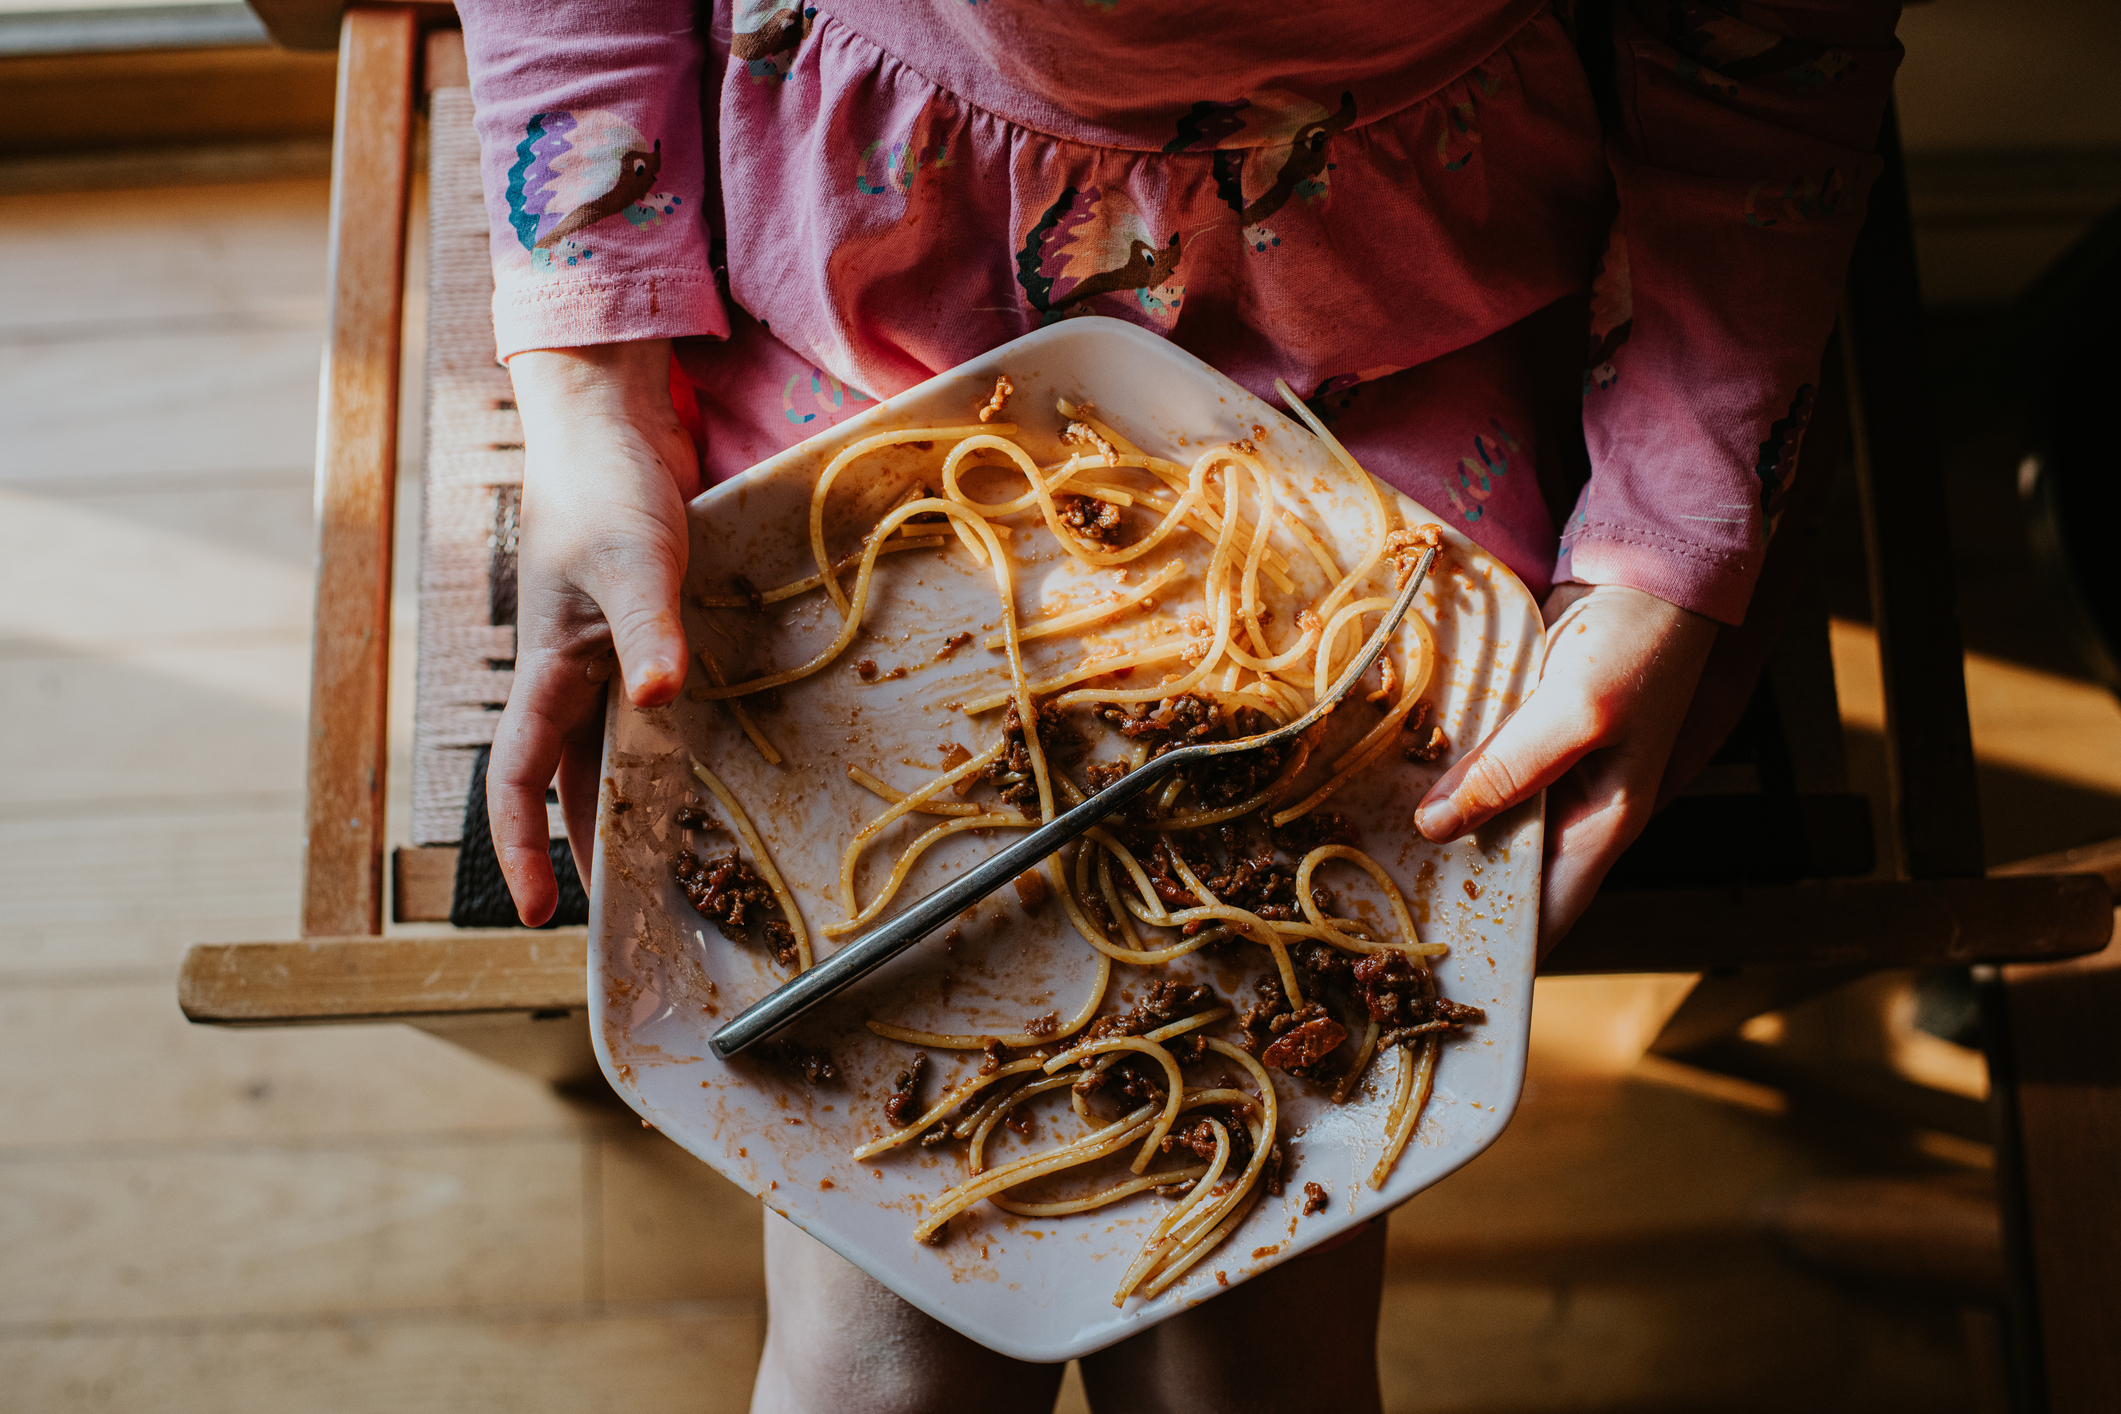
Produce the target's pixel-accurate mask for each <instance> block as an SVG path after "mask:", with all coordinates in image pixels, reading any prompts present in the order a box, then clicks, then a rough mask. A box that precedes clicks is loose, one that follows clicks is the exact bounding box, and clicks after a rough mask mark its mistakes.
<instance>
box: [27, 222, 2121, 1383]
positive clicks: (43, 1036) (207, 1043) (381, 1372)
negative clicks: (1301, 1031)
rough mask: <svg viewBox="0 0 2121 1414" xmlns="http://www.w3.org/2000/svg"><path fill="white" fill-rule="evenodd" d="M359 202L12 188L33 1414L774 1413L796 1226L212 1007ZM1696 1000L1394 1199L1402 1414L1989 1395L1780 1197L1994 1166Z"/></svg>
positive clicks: (2072, 711)
mask: <svg viewBox="0 0 2121 1414" xmlns="http://www.w3.org/2000/svg"><path fill="white" fill-rule="evenodd" d="M325 206H326V192H325V188H324V186H323V185H322V184H321V183H319V182H313V181H287V182H278V183H271V182H266V183H254V184H250V185H243V186H218V187H216V186H191V187H184V188H170V189H163V190H151V191H125V192H117V191H95V192H84V193H81V194H78V195H50V196H16V197H8V198H5V199H0V268H5V269H6V270H7V271H8V277H7V280H6V281H5V284H4V286H0V722H4V723H5V726H6V730H5V731H4V732H0V1075H4V1076H5V1077H6V1085H5V1090H4V1092H0V1093H4V1098H0V1407H5V1408H8V1409H23V1410H36V1411H43V1412H44V1414H65V1412H70V1411H89V1410H97V1411H149V1410H152V1411H157V1414H171V1411H194V1410H197V1411H208V1410H211V1411H215V1412H216V1414H245V1412H246V1411H253V1410H255V1411H267V1410H270V1411H275V1414H281V1412H282V1411H286V1410H290V1409H292V1410H300V1411H305V1414H332V1412H334V1411H384V1410H388V1411H392V1412H393V1414H398V1412H399V1411H407V1412H408V1414H409V1412H410V1411H427V1410H434V1411H445V1410H447V1411H461V1410H476V1409H504V1408H505V1409H509V1410H511V1411H518V1412H519V1414H534V1412H535V1411H543V1410H553V1411H560V1410H566V1411H579V1410H604V1409H612V1410H618V1409H624V1410H627V1411H629V1412H630V1414H656V1412H657V1411H666V1410H668V1411H680V1410H684V1411H700V1410H706V1411H719V1410H725V1409H727V1410H735V1409H741V1408H743V1407H744V1406H745V1405H746V1403H747V1401H748V1389H749V1380H750V1374H751V1370H752V1366H753V1362H754V1361H755V1359H756V1351H757V1349H758V1344H759V1339H760V1333H761V1330H762V1327H763V1318H764V1308H763V1293H762V1288H761V1279H760V1264H759V1238H758V1217H757V1213H756V1210H755V1209H754V1208H753V1206H752V1205H751V1204H750V1203H749V1202H748V1201H747V1200H745V1199H743V1198H742V1197H741V1195H739V1194H737V1193H736V1192H735V1190H733V1189H731V1188H730V1187H728V1186H727V1185H726V1184H724V1183H722V1182H721V1181H720V1180H719V1179H716V1178H715V1177H713V1176H712V1175H711V1174H709V1173H708V1171H707V1170H706V1169H705V1168H703V1167H701V1166H700V1165H698V1164H696V1163H694V1162H693V1161H692V1160H691V1159H689V1158H688V1157H686V1156H685V1155H683V1154H681V1153H680V1152H679V1151H678V1150H677V1149H676V1148H675V1147H673V1146H672V1145H670V1144H669V1143H667V1142H666V1141H665V1140H663V1139H662V1138H660V1137H659V1136H657V1135H655V1134H653V1133H650V1132H647V1131H644V1130H643V1129H642V1128H641V1127H640V1126H639V1125H638V1124H637V1123H636V1122H634V1121H633V1120H632V1119H631V1118H630V1117H628V1116H626V1115H624V1114H622V1113H621V1112H618V1111H616V1110H614V1109H611V1108H607V1107H604V1106H601V1105H597V1104H594V1103H587V1104H578V1103H574V1102H570V1101H569V1100H566V1099H564V1098H561V1097H560V1096H558V1095H555V1094H554V1093H552V1092H550V1091H549V1090H547V1089H545V1088H544V1087H542V1086H540V1085H539V1084H537V1083H535V1082H532V1081H529V1080H526V1079H523V1078H521V1077H518V1076H516V1075H514V1074H512V1073H509V1072H506V1071H502V1070H500V1069H497V1068H495V1067H493V1066H490V1065H488V1064H487V1063H485V1062H482V1061H480V1060H477V1059H475V1058H473V1057H471V1056H469V1055H467V1054H465V1053H463V1052H460V1051H458V1050H455V1049H453V1048H451V1047H450V1046H448V1045H446V1044H444V1043H442V1042H440V1041H437V1040H435V1039H433V1038H431V1037H428V1036H425V1035H422V1034H419V1033H417V1032H414V1031H411V1030H407V1029H404V1028H398V1027H374V1028H348V1029H331V1030H322V1029H320V1030H307V1031H273V1032H256V1033H231V1032H222V1031H210V1030H202V1029H196V1028H192V1027H189V1026H187V1025H186V1024H185V1023H184V1021H183V1020H182V1018H181V1017H180V1016H179V1015H178V1013H177V1009H176V1004H175V998H174V992H173V978H174V972H175V965H176V962H177V959H178V957H179V955H180V953H181V951H182V949H183V948H184V947H185V945H186V944H188V943H191V942H195V941H203V940H219V941H230V940H240V939H251V938H272V937H287V936H292V935H293V933H294V929H295V909H296V896H295V879H296V857H297V851H298V846H299V839H298V831H299V827H300V812H299V806H300V800H299V788H300V782H301V770H302V723H303V712H304V696H305V690H306V677H307V643H308V621H309V613H310V589H309V568H308V567H309V559H310V553H311V547H310V528H309V516H310V472H309V466H310V460H311V455H312V450H313V437H314V426H313V409H314V405H315V385H316V376H317V349H318V345H319V340H320V337H321V331H322V319H323V309H322V304H321V291H322V288H323V273H324V270H323V266H324V250H323V231H324V217H325ZM414 249H415V251H417V250H418V249H419V242H417V241H416V242H415V243H414ZM412 354H413V355H414V356H417V350H416V349H415V350H413V351H412ZM411 445H412V446H414V447H415V448H416V447H417V438H416V437H415V438H413V439H411ZM411 529H412V525H411V523H410V517H408V524H407V526H406V531H407V533H408V534H409V533H410V531H411ZM1862 632H1863V631H1862V630H1861V629H1860V628H1855V627H1850V628H1849V629H1847V630H1846V631H1845V632H1844V633H1843V634H1842V636H1841V638H1840V640H1839V646H1840V647H1841V648H1842V650H1843V656H1844V659H1845V661H1844V670H1845V672H1846V673H1847V674H1848V675H1850V677H1851V681H1850V682H1849V683H1848V684H1847V686H1849V687H1850V688H1851V689H1855V690H1853V691H1852V692H1851V701H1852V711H1853V712H1854V713H1855V714H1856V715H1857V716H1858V717H1859V718H1860V717H1861V714H1862V712H1863V711H1864V710H1865V709H1864V707H1863V703H1864V702H1865V701H1866V700H1869V699H1865V698H1864V697H1863V695H1862V692H1861V690H1860V684H1859V682H1858V681H1857V680H1858V679H1860V678H1861V676H1862V672H1863V666H1864V665H1863V660H1862V650H1863V642H1864V641H1863V638H1862ZM402 637H403V638H405V639H407V640H409V638H410V634H409V633H406V634H403V635H402ZM408 679H409V674H403V673H401V674H400V680H401V681H404V680H408ZM1981 681H1983V682H1987V683H1989V685H1990V686H1992V687H1994V689H1995V690H1994V691H1988V690H1987V689H1985V688H1983V689H1980V690H1977V692H1976V694H1975V712H1976V721H1977V732H1979V733H1981V734H1982V739H1983V741H1984V743H1985V744H1993V745H1994V746H1995V747H1996V750H1997V751H1998V752H2000V753H2002V755H2003V756H2004V757H2005V758H2007V760H2008V763H2009V764H2010V765H2011V767H2012V768H2013V769H2021V770H2022V769H2032V768H2034V767H2037V766H2038V764H2039V763H2041V762H2049V761H2054V760H2057V759H2067V760H2068V761H2070V762H2071V763H2073V764H2072V765H2071V766H2070V767H2069V770H2070V771H2071V772H2073V773H2074V775H2073V776H2072V779H2071V781H2070V785H2071V786H2072V788H2073V789H2078V790H2082V791H2090V792H2092V793H2093V794H2094V795H2096V796H2097V798H2098V799H2100V800H2103V801H2107V802H2109V804H2111V802H2112V799H2113V798H2114V797H2115V796H2117V795H2121V712H2117V711H2116V710H2115V707H2114V704H2113V703H2112V701H2111V700H2109V699H2107V698H2106V697H2105V696H2104V695H2103V694H2099V693H2096V692H2092V691H2090V690H2089V689H2085V688H2082V687H2081V685H2078V684H2075V683H2072V682H2069V681H2067V680H2064V679H2061V678H2057V677H2054V676H2053V675H2051V674H2046V673H2040V672H2035V671H2033V670H2030V669H2022V668H2016V667H2010V666H2009V665H2003V666H2002V667H2001V668H1999V669H1998V670H1997V673H1995V674H1991V676H1990V677H1989V678H1984V679H1981ZM400 705H401V707H402V705H403V704H402V702H401V704H400ZM401 715H402V714H401ZM2058 744H2061V745H2065V746H2068V747H2070V748H2071V749H2069V750H2066V751H2062V752H2059V753H2058V751H2057V749H2056V748H2057V746H2058ZM400 760H401V763H402V753H401V756H400ZM399 784H400V786H401V787H402V773H401V776H400V781H399ZM399 802H400V803H399V806H398V809H399V812H400V819H401V820H402V818H403V816H402V812H403V808H404V807H403V804H402V790H401V791H400V793H399ZM399 833H400V835H402V827H401V829H400V831H399ZM1678 995H1679V993H1678V990H1677V989H1676V986H1675V984H1674V983H1673V982H1671V981H1668V980H1657V979H1645V980H1634V979H1584V980H1572V981H1562V982H1547V983H1542V984H1541V990H1540V996H1539V1003H1538V1020H1537V1023H1536V1026H1535V1043H1534V1044H1535V1054H1534V1063H1533V1069H1532V1080H1531V1082H1530V1085H1529V1088H1528V1091H1527V1094H1526V1098H1525V1102H1524V1106H1523V1109H1522V1111H1521V1117H1520V1118H1519V1119H1518V1121H1517V1122H1516V1124H1515V1126H1514V1127H1513V1128H1512V1129H1511V1130H1510V1132H1509V1133H1508V1135H1507V1136H1506V1137H1505V1138H1504V1139H1503V1140H1502V1142H1501V1143H1500V1144H1499V1145H1498V1146H1497V1148H1496V1149H1495V1150H1494V1151H1493V1152H1492V1153H1491V1154H1489V1155H1488V1156H1486V1157H1484V1158H1483V1159H1481V1160H1480V1161H1479V1162H1477V1163H1476V1164H1474V1165H1473V1166H1472V1167H1471V1168H1470V1169H1468V1170H1467V1171H1465V1172H1464V1173H1463V1174H1461V1175H1460V1176H1458V1177H1455V1178H1453V1179H1452V1180H1450V1181H1449V1182H1447V1183H1445V1184H1443V1185H1441V1186H1440V1187H1439V1188H1437V1189H1435V1190H1432V1191H1431V1192H1430V1193H1429V1194H1427V1195H1424V1196H1423V1197H1422V1198H1421V1199H1419V1200H1417V1201H1416V1202H1415V1203H1413V1204H1412V1205H1410V1206H1409V1207H1407V1208H1406V1209H1403V1210H1402V1211H1401V1213H1400V1214H1399V1215H1398V1216H1397V1217H1396V1218H1395V1221H1394V1226H1393V1246H1392V1250H1393V1266H1392V1277H1391V1283H1392V1284H1391V1289H1390V1293H1389V1296H1388V1299H1387V1304H1386V1312H1385V1325H1384V1333H1383V1350H1384V1367H1385V1373H1386V1381H1387V1388H1388V1391H1389V1401H1388V1402H1389V1406H1390V1407H1391V1408H1392V1409H1393V1410H1395V1411H1416V1410H1420V1411H1465V1412H1466V1414H1473V1411H1480V1414H1506V1412H1507V1414H1520V1412H1521V1414H1531V1411H1550V1410H1551V1411H1559V1410H1595V1409H1615V1410H1618V1409H1627V1410H1675V1411H1676V1410H1694V1409H1702V1410H1707V1409H1717V1410H1769V1409H1782V1408H1786V1407H1792V1406H1795V1407H1803V1408H1806V1409H1810V1410H1850V1411H1854V1410H1864V1411H1898V1410H1908V1411H1948V1410H1961V1409H1969V1408H1971V1407H1972V1406H1971V1404H1970V1400H1971V1398H1972V1396H1971V1395H1970V1394H1969V1393H1968V1389H1969V1382H1968V1366H1967V1356H1966V1355H1965V1353H1964V1351H1963V1350H1962V1347H1961V1337H1960V1324H1959V1316H1958V1314H1957V1312H1956V1311H1955V1310H1954V1309H1952V1308H1951V1307H1950V1306H1949V1305H1948V1304H1939V1303H1934V1302H1929V1303H1926V1302H1923V1301H1919V1300H1915V1299H1911V1298H1905V1297H1896V1296H1893V1295H1891V1294H1888V1293H1882V1292H1858V1291H1852V1290H1844V1289H1842V1288H1840V1287H1838V1286H1836V1285H1834V1284H1832V1283H1830V1282H1828V1281H1827V1280H1825V1279H1823V1278H1820V1277H1818V1276H1814V1275H1810V1274H1807V1273H1805V1272H1802V1271H1799V1270H1798V1269H1796V1268H1795V1267H1792V1266H1790V1265H1788V1264H1786V1263H1785V1262H1783V1261H1782V1260H1781V1259H1779V1258H1778V1257H1777V1256H1776V1255H1774V1253H1773V1252H1771V1251H1770V1250H1769V1249H1768V1247H1767V1246H1766V1245H1765V1244H1764V1243H1763V1241H1762V1240H1761V1239H1760V1238H1759V1237H1758V1236H1757V1235H1756V1231H1755V1221H1756V1218H1755V1214H1756V1212H1757V1210H1758V1207H1759V1205H1760V1204H1761V1203H1762V1202H1764V1201H1766V1200H1767V1199H1768V1198H1770V1197H1771V1196H1772V1195H1773V1194H1774V1193H1775V1192H1776V1191H1778V1190H1779V1189H1781V1188H1782V1187H1783V1186H1785V1185H1787V1184H1789V1183H1791V1182H1794V1181H1796V1180H1798V1179H1801V1178H1803V1177H1804V1176H1806V1175H1811V1174H1818V1173H1823V1172H1833V1171H1839V1170H1843V1169H1848V1168H1853V1167H1864V1166H1877V1165H1892V1164H1906V1163H1910V1162H1932V1163H1935V1162H1957V1163H1963V1164H1967V1165H1970V1166H1976V1167H1978V1165H1979V1164H1980V1163H1981V1162H1982V1157H1983V1156H1982V1153H1981V1151H1980V1150H1979V1149H1978V1148H1977V1147H1976V1146H1972V1145H1968V1144H1965V1143H1963V1142H1961V1143H1959V1144H1957V1146H1956V1147H1953V1146H1943V1147H1942V1148H1941V1149H1940V1148H1938V1146H1935V1145H1932V1146H1931V1147H1932V1148H1933V1149H1937V1151H1938V1152H1939V1153H1942V1154H1943V1155H1944V1158H1943V1159H1942V1160H1940V1159H1938V1158H1936V1157H1935V1155H1932V1156H1931V1157H1930V1158H1928V1159H1922V1158H1920V1157H1919V1156H1917V1157H1915V1158H1910V1156H1909V1155H1908V1154H1906V1153H1903V1152H1899V1151H1897V1150H1894V1151H1892V1152H1887V1150H1888V1149H1890V1148H1891V1146H1889V1145H1883V1144H1882V1143H1879V1144H1873V1143H1871V1142H1870V1141H1868V1140H1866V1139H1865V1138H1864V1137H1863V1136H1861V1135H1855V1136H1852V1135H1850V1134H1849V1133H1848V1132H1846V1131H1845V1130H1839V1129H1835V1128H1834V1127H1833V1126H1831V1125H1828V1124H1823V1123H1821V1122H1818V1121H1816V1119H1815V1118H1813V1117H1808V1116H1806V1115H1802V1114H1788V1113H1784V1112H1783V1108H1782V1106H1781V1104H1780V1102H1779V1101H1778V1099H1777V1098H1776V1097H1775V1096H1773V1095H1772V1094H1771V1093H1769V1092H1764V1091H1755V1090H1751V1089H1748V1088H1746V1087H1743V1086H1739V1085H1736V1084H1733V1083H1727V1082H1710V1081H1707V1080H1705V1079H1703V1078H1701V1077H1699V1076H1698V1075H1696V1074H1695V1073H1693V1072H1690V1071H1687V1070H1684V1069H1682V1068H1679V1067H1675V1066H1671V1065H1669V1064H1667V1063H1663V1062H1658V1061H1654V1060H1644V1059H1643V1058H1642V1050H1643V1046H1644V1045H1645V1043H1646V1042H1647V1040H1648V1038H1649V1037H1650V1036H1651V1035H1653V1034H1654V1033H1655V1031H1656V1029H1657V1027H1658V1025H1659V1024H1660V1022H1661V1020H1662V1018H1663V1016H1664V1014H1665V1013H1666V1011H1667V1010H1668V1009H1669V1008H1670V1007H1671V1006H1672V1005H1673V1004H1675V1003H1676V1001H1677V998H1678ZM1908 1045H1909V1046H1910V1047H1912V1048H1914V1049H1915V1050H1921V1048H1922V1047H1923V1046H1925V1045H1926V1046H1928V1047H1929V1051H1928V1052H1926V1054H1931V1058H1932V1060H1933V1061H1934V1062H1935V1066H1934V1067H1933V1069H1934V1071H1935V1073H1936V1074H1939V1075H1944V1076H1947V1077H1951V1076H1957V1077H1959V1079H1958V1080H1957V1081H1956V1082H1953V1083H1959V1084H1961V1085H1963V1086H1965V1087H1971V1088H1978V1085H1979V1083H1980V1082H1979V1074H1978V1065H1974V1066H1972V1067H1971V1069H1969V1064H1968V1059H1967V1053H1964V1052H1956V1051H1954V1050H1953V1049H1952V1048H1949V1047H1943V1043H1941V1042H1928V1041H1924V1040H1923V1039H1922V1038H1912V1039H1909V1040H1908ZM1940 1047H1941V1048H1942V1050H1941V1051H1939V1050H1938V1048H1940ZM1955 1067H1956V1069H1955ZM1070 1388H1071V1391H1072V1390H1073V1388H1074V1386H1073V1385H1072V1383H1071V1387H1070ZM1064 1407H1073V1408H1080V1407H1081V1405H1080V1398H1079V1396H1078V1395H1075V1394H1073V1393H1071V1394H1070V1395H1068V1396H1067V1398H1066V1399H1065V1400H1064Z"/></svg>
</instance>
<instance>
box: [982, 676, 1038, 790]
mask: <svg viewBox="0 0 2121 1414" xmlns="http://www.w3.org/2000/svg"><path fill="white" fill-rule="evenodd" d="M1002 741H1003V743H1004V747H1003V750H1002V754H1001V755H1000V756H998V757H996V758H995V760H994V763H993V764H992V765H990V766H988V767H987V768H986V770H984V771H982V772H981V773H980V774H981V775H982V776H984V777H985V778H986V779H987V780H990V781H992V782H994V784H995V785H997V786H999V787H1000V788H1001V789H1000V791H999V792H997V793H998V794H999V795H1000V796H1001V798H1002V803H1003V804H1005V805H1013V806H1015V807H1016V808H1017V809H1018V810H1029V809H1031V808H1032V807H1034V806H1036V805H1037V804H1038V780H1037V778H1036V777H1035V776H1034V775H1033V774H1032V771H1031V748H1030V747H1029V746H1028V745H1026V744H1025V742H1024V719H1023V718H1022V717H1021V716H1020V715H1019V714H1018V712H1017V709H1016V703H1014V702H1011V703H1010V704H1009V714H1008V716H1006V717H1004V718H1003V719H1002Z"/></svg>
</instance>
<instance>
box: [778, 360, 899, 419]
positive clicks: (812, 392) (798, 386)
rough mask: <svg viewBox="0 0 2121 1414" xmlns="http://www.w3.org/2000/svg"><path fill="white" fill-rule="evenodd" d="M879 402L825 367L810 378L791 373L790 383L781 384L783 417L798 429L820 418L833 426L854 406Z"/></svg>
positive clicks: (808, 375) (809, 376)
mask: <svg viewBox="0 0 2121 1414" xmlns="http://www.w3.org/2000/svg"><path fill="white" fill-rule="evenodd" d="M875 401H876V399H874V398H872V397H870V396H869V395H868V394H867V393H865V392H863V391H861V390H860V389H859V388H855V387H852V386H850V385H848V384H846V383H842V382H841V381H840V380H839V379H837V378H835V377H833V376H832V375H831V374H829V373H827V372H826V371H825V370H824V369H822V368H813V369H811V370H810V372H809V373H808V374H807V375H806V374H802V373H791V374H789V375H788V381H787V382H786V383H784V384H782V385H781V415H782V416H783V417H785V418H787V419H788V420H789V421H790V422H792V423H794V424H795V425H796V426H798V427H801V426H803V425H805V424H806V423H811V422H816V421H817V420H818V419H819V418H823V419H824V420H825V425H826V426H828V427H829V426H830V425H832V424H833V423H835V422H838V421H839V420H840V419H841V418H842V417H845V416H847V415H848V414H849V413H850V412H852V411H853V407H852V405H853V404H855V403H873V402H875ZM813 430H818V431H822V430H823V429H822V428H820V429H813Z"/></svg>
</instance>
